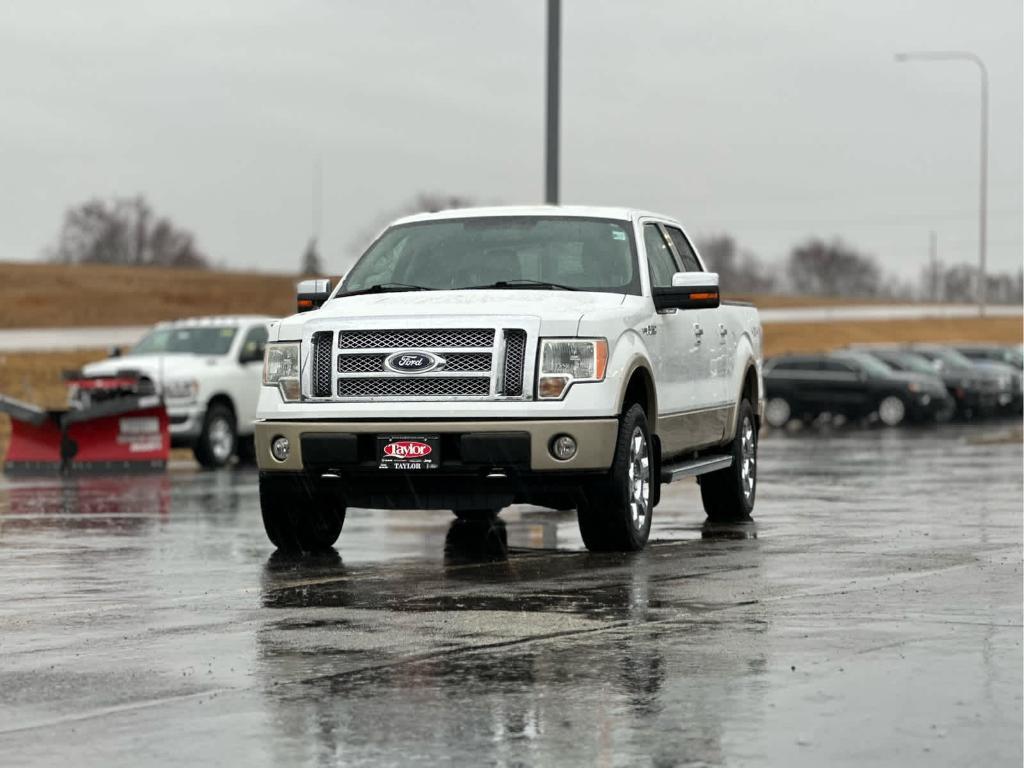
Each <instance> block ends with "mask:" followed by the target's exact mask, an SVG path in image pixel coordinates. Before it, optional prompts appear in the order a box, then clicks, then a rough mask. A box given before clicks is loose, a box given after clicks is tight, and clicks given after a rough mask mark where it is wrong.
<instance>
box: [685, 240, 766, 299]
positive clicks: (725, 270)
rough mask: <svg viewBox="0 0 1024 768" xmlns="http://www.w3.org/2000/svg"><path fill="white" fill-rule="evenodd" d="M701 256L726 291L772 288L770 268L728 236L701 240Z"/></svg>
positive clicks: (699, 245) (699, 244) (699, 246)
mask: <svg viewBox="0 0 1024 768" xmlns="http://www.w3.org/2000/svg"><path fill="white" fill-rule="evenodd" d="M697 247H698V250H700V255H701V257H702V258H703V259H704V261H705V263H706V264H707V265H708V268H709V269H710V270H711V271H713V272H717V273H718V276H719V281H720V282H721V285H722V287H723V289H724V290H727V291H748V292H749V291H764V292H767V291H771V290H773V289H774V288H775V283H776V279H775V275H774V273H773V270H772V267H771V266H770V265H768V264H765V263H764V262H763V261H761V259H760V258H758V257H757V255H756V254H754V253H751V252H750V251H746V250H744V251H741V250H739V248H738V247H737V245H736V241H735V240H734V239H733V237H732V236H731V235H715V236H713V237H708V238H705V239H703V240H701V241H700V242H699V243H698V245H697Z"/></svg>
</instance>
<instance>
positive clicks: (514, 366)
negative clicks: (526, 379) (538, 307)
mask: <svg viewBox="0 0 1024 768" xmlns="http://www.w3.org/2000/svg"><path fill="white" fill-rule="evenodd" d="M525 364H526V331H521V330H519V329H514V330H506V331H505V382H504V385H503V387H502V391H501V394H503V395H505V396H506V397H519V396H520V395H522V394H523V367H524V366H525Z"/></svg>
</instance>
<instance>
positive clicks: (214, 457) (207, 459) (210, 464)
mask: <svg viewBox="0 0 1024 768" xmlns="http://www.w3.org/2000/svg"><path fill="white" fill-rule="evenodd" d="M237 448H238V427H237V426H236V424H235V414H234V413H233V412H232V411H231V409H230V408H228V407H227V406H226V405H224V404H223V403H214V404H213V405H211V406H210V407H209V408H207V409H206V417H205V418H204V419H203V431H202V432H201V433H200V434H199V439H198V440H197V441H196V444H195V447H193V449H192V453H193V455H194V456H195V457H196V461H198V462H199V464H200V465H201V466H203V467H204V468H206V469H220V468H221V467H224V466H227V464H228V462H230V461H231V457H232V456H234V455H235V450H236V449H237Z"/></svg>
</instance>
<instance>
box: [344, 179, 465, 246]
mask: <svg viewBox="0 0 1024 768" xmlns="http://www.w3.org/2000/svg"><path fill="white" fill-rule="evenodd" d="M473 205H476V202H475V201H474V200H473V199H472V198H470V197H466V196H463V195H446V194H444V193H442V192H419V193H417V195H416V196H415V197H414V198H412V200H409V201H408V202H406V203H404V204H402V205H401V206H399V207H398V208H396V209H394V210H393V211H391V212H390V213H387V214H383V215H382V216H380V217H379V218H378V219H377V221H376V223H375V224H374V226H373V227H372V228H370V229H366V230H363V231H362V232H360V234H359V236H358V237H357V238H356V239H355V240H353V241H352V246H351V249H352V251H354V252H355V253H356V254H359V253H361V252H362V251H363V250H364V249H365V248H366V246H367V244H368V243H370V242H371V241H372V240H373V239H374V237H376V236H377V235H378V234H379V233H380V230H381V229H382V228H383V227H384V226H385V225H386V224H388V223H389V222H391V221H393V220H394V219H396V218H399V217H400V216H411V215H413V214H414V213H436V212H437V211H446V210H450V209H452V208H469V207H471V206H473Z"/></svg>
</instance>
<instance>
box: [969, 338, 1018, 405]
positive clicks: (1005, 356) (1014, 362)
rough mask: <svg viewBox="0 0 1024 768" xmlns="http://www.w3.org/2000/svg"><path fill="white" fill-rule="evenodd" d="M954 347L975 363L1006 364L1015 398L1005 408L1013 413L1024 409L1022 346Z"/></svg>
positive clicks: (977, 345)
mask: <svg viewBox="0 0 1024 768" xmlns="http://www.w3.org/2000/svg"><path fill="white" fill-rule="evenodd" d="M953 349H955V350H956V351H957V352H959V353H960V354H961V355H963V356H964V357H966V358H968V359H970V360H971V362H973V363H975V364H977V363H986V364H988V365H1001V366H1004V367H1005V368H1006V370H1007V372H1008V373H1009V374H1010V379H1011V381H1012V389H1013V399H1012V400H1011V401H1010V402H1009V403H1007V404H1006V405H1004V406H1003V408H1004V409H1006V410H1008V411H1010V412H1012V413H1021V412H1022V411H1024V351H1022V350H1021V348H1020V347H1008V346H1003V345H1000V344H956V345H954V346H953Z"/></svg>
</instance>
